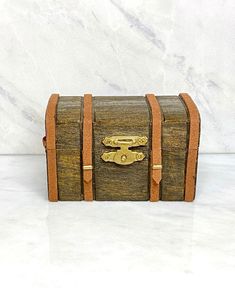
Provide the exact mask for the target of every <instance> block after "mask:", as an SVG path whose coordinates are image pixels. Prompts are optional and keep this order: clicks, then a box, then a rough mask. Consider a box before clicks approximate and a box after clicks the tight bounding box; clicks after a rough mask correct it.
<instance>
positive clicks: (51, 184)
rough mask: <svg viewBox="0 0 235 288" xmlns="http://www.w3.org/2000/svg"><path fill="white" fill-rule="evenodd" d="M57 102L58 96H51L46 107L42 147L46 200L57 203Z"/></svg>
mask: <svg viewBox="0 0 235 288" xmlns="http://www.w3.org/2000/svg"><path fill="white" fill-rule="evenodd" d="M58 100H59V94H52V95H51V97H50V99H49V101H48V105H47V110H46V117H45V118H46V120H45V129H46V136H45V137H46V138H45V141H44V145H46V155H47V182H48V200H49V201H52V202H55V201H58V187H57V165H56V136H55V130H56V109H57V103H58Z"/></svg>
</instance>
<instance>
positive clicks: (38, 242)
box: [0, 154, 235, 287]
mask: <svg viewBox="0 0 235 288" xmlns="http://www.w3.org/2000/svg"><path fill="white" fill-rule="evenodd" d="M234 179H235V155H232V154H231V155H228V154H227V155H219V154H218V155H212V154H203V155H200V159H199V174H198V189H197V197H196V200H195V201H194V202H193V203H184V202H158V203H150V202H92V203H90V202H89V203H87V202H58V203H49V202H48V201H47V184H46V166H45V157H44V156H29V155H28V156H0V227H1V229H0V236H1V237H0V267H4V269H3V270H1V272H3V271H5V273H3V274H4V275H6V277H7V275H8V274H9V273H11V271H12V269H16V270H17V271H18V273H20V271H21V272H22V273H23V271H29V270H28V269H29V267H30V271H31V272H30V275H35V273H36V271H42V269H44V270H47V271H49V270H48V269H50V271H53V269H75V268H76V269H77V270H78V271H80V272H82V273H86V272H94V273H95V272H104V273H106V272H109V273H112V272H115V271H116V272H117V271H118V272H127V271H128V272H130V273H131V272H140V271H141V272H145V271H148V272H156V271H158V272H167V273H168V272H180V273H186V274H194V273H216V272H217V271H218V272H232V271H235V182H234ZM25 267H27V269H26V268H25ZM37 273H38V272H37ZM43 274H44V275H46V274H45V273H43ZM37 277H38V278H37V281H39V282H37V283H41V284H40V285H39V284H38V285H39V286H36V284H35V286H31V287H44V286H43V284H42V282H40V281H42V280H41V278H40V277H39V276H37ZM8 279H9V278H8ZM10 279H11V277H10ZM14 279H15V278H14V277H13V278H12V279H11V280H12V281H13V280H14ZM11 280H10V281H11ZM8 281H9V280H8ZM32 281H33V280H32ZM35 283H36V282H35ZM2 287H3V286H2ZM4 287H7V286H4ZM9 287H11V286H9ZM12 287H13V286H12ZM25 287H26V286H25ZM45 287H46V286H45ZM56 287H60V286H56Z"/></svg>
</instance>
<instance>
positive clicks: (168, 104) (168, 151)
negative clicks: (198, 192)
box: [158, 96, 189, 201]
mask: <svg viewBox="0 0 235 288" xmlns="http://www.w3.org/2000/svg"><path fill="white" fill-rule="evenodd" d="M158 100H159V103H160V106H161V110H162V113H163V118H164V119H163V122H162V162H163V170H162V181H161V200H182V201H183V200H184V189H185V169H186V161H187V147H188V139H189V123H188V114H187V111H186V108H185V105H184V103H183V102H182V100H181V98H180V97H178V96H161V97H158Z"/></svg>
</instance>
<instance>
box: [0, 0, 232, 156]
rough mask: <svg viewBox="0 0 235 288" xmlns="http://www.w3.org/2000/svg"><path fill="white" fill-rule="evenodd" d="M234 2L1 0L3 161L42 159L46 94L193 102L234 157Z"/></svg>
mask: <svg viewBox="0 0 235 288" xmlns="http://www.w3.org/2000/svg"><path fill="white" fill-rule="evenodd" d="M234 8H235V5H234V1H233V0H227V1H226V0H213V1H212V0H211V1H210V0H204V1H202V0H129V1H124V0H121V1H118V0H102V1H98V0H80V1H78V0H66V1H65V0H57V1H56V0H37V1H36V0H7V1H4V0H0V13H1V17H0V39H1V44H0V135H1V140H0V154H13V153H43V149H42V145H41V137H42V136H43V135H44V112H45V108H46V104H47V100H48V97H49V95H50V94H51V93H52V92H58V93H60V94H62V95H81V94H83V93H85V92H92V93H93V94H94V95H143V94H145V93H146V92H155V93H158V94H168V95H169V94H170V95H171V94H178V93H179V92H183V91H187V92H189V93H190V94H191V96H192V97H193V99H194V100H195V102H196V103H197V104H198V107H199V109H200V112H201V118H202V138H201V152H219V153H224V152H235V131H234V127H235V112H234V111H235V100H234V96H233V93H234V92H233V91H234V90H235V87H234V86H235V85H234V84H235V82H234V67H235V56H234V48H235V37H234V31H235V25H234V24H235V20H234V19H235V17H234V10H235V9H234Z"/></svg>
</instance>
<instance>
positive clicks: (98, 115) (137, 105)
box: [93, 96, 151, 200]
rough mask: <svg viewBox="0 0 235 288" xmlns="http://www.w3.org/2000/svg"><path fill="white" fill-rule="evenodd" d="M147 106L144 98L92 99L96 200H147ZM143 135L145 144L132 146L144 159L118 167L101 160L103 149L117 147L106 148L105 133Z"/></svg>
mask: <svg viewBox="0 0 235 288" xmlns="http://www.w3.org/2000/svg"><path fill="white" fill-rule="evenodd" d="M149 125H150V119H149V109H148V105H147V103H146V100H145V98H144V97H134V96H133V97H132V96H128V97H115V96H113V97H95V98H94V126H93V129H94V180H95V183H94V184H95V185H94V186H95V195H96V200H148V199H149V169H148V160H149V143H151V140H150V129H149ZM117 135H118V136H127V135H128V136H146V137H147V138H148V142H147V145H146V146H139V147H135V148H132V149H133V151H138V152H143V153H144V155H145V158H144V160H142V161H139V162H134V163H132V164H130V165H126V166H122V165H118V164H116V163H112V162H104V161H103V160H102V159H101V155H102V154H103V153H104V152H111V151H116V150H117V149H118V148H110V147H106V146H104V145H103V144H102V140H103V139H104V138H105V137H106V136H117Z"/></svg>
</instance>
